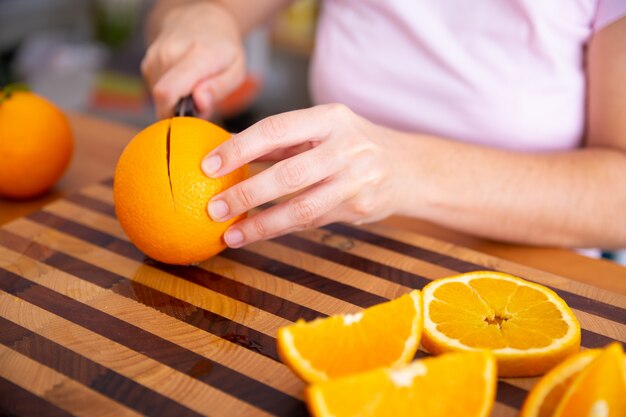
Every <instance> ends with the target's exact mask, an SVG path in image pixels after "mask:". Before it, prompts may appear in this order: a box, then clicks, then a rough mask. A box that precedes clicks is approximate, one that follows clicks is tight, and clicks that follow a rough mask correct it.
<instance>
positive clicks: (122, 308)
mask: <svg viewBox="0 0 626 417" xmlns="http://www.w3.org/2000/svg"><path fill="white" fill-rule="evenodd" d="M5 233H6V232H5ZM31 245H39V244H37V243H34V242H33V243H31ZM46 250H47V251H50V249H47V248H46ZM85 273H87V274H88V273H89V267H88V266H87V267H86V271H85ZM57 280H58V277H57ZM64 286H65V285H64ZM106 304H109V305H119V304H120V303H119V301H116V300H111V301H107V302H106ZM119 309H120V310H124V309H128V310H131V309H132V308H126V307H125V306H120V308H119ZM162 324H163V326H164V327H166V326H167V323H165V322H163V323H162ZM271 343H272V344H275V343H276V342H275V339H273V338H272V339H271ZM425 356H429V355H428V354H427V353H425V352H423V351H419V352H418V354H417V355H416V357H418V358H421V357H425ZM508 385H513V387H508ZM503 386H504V387H505V388H506V389H507V390H509V391H511V390H512V392H517V391H515V390H519V389H524V387H516V386H515V382H511V383H509V382H505V383H504V385H503ZM502 401H505V402H506V398H504V399H503V400H502ZM506 404H508V405H507V406H508V407H514V406H515V403H514V402H510V403H506Z"/></svg>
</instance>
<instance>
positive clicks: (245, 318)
mask: <svg viewBox="0 0 626 417" xmlns="http://www.w3.org/2000/svg"><path fill="white" fill-rule="evenodd" d="M5 229H6V230H8V231H10V232H12V233H14V234H16V235H18V236H22V237H24V238H27V239H30V240H33V241H36V242H38V243H41V244H43V245H45V246H48V247H49V248H52V249H54V250H56V251H59V252H62V253H66V254H71V255H72V256H74V257H76V258H78V259H80V260H82V261H85V262H87V263H90V264H92V265H95V266H97V267H99V268H102V269H106V270H108V271H111V272H113V273H115V274H118V275H121V276H123V277H125V278H128V279H131V280H133V281H136V282H140V283H142V284H144V285H146V286H147V287H150V288H154V289H156V290H158V291H161V292H164V293H166V294H170V295H171V296H173V297H175V298H178V299H181V300H183V301H185V302H187V303H189V304H192V305H194V306H196V307H200V308H202V309H205V310H207V311H211V312H214V313H216V314H219V315H221V316H224V317H226V318H228V319H229V320H232V321H234V322H236V323H241V324H243V325H245V326H248V327H251V328H253V329H255V330H258V331H260V332H262V333H265V334H267V335H269V336H272V337H273V336H275V335H276V331H277V330H278V328H279V327H282V326H286V325H288V324H291V322H290V321H289V320H286V319H283V318H282V317H278V316H276V315H273V314H271V313H268V312H266V311H264V310H261V309H259V308H257V307H254V306H250V305H248V304H246V303H244V302H241V301H238V300H235V299H233V298H230V297H227V296H225V295H223V294H220V293H218V292H216V291H212V290H209V289H206V288H204V287H201V286H199V285H197V284H194V283H191V282H189V281H185V280H182V279H180V278H178V277H176V276H174V275H172V274H169V273H166V272H163V271H160V270H158V269H155V268H153V267H151V266H149V265H145V264H142V263H140V262H137V261H134V260H132V259H129V258H126V257H124V256H121V255H117V254H115V253H112V252H110V251H107V250H105V249H102V248H100V247H98V246H95V245H92V244H90V243H88V242H85V241H83V240H80V239H77V238H74V237H72V236H69V235H66V234H63V233H61V232H58V231H56V230H54V229H51V228H48V227H45V226H42V225H39V224H37V223H35V222H32V221H30V220H27V219H20V220H17V221H16V222H14V223H11V224H10V225H7V226H6V227H5Z"/></svg>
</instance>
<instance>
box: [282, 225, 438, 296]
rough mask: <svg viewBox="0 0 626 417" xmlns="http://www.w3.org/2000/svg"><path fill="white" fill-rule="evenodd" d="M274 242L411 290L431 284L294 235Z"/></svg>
mask: <svg viewBox="0 0 626 417" xmlns="http://www.w3.org/2000/svg"><path fill="white" fill-rule="evenodd" d="M272 241H273V242H276V243H278V244H281V245H283V246H286V247H290V248H294V249H297V250H300V251H302V252H308V253H310V254H313V255H315V256H318V257H320V258H324V259H328V260H330V261H333V262H336V263H338V264H341V265H344V266H347V267H349V268H352V269H355V270H357V271H361V272H365V273H367V274H372V275H376V276H378V277H380V278H383V279H386V280H388V281H391V282H395V283H396V284H400V285H404V286H407V287H410V288H417V289H421V288H422V287H424V285H426V284H428V283H429V282H430V280H429V279H426V278H424V277H422V276H419V275H417V274H413V273H411V272H407V271H402V270H401V269H397V268H393V267H390V266H388V265H383V264H381V263H378V262H374V261H372V260H370V259H367V258H364V257H361V256H357V255H353V254H351V253H349V252H344V251H342V250H339V249H336V248H334V247H331V246H327V245H324V244H321V243H317V242H313V241H310V240H307V239H303V238H301V237H299V236H296V235H293V234H292V235H285V236H280V237H277V238H274V239H272Z"/></svg>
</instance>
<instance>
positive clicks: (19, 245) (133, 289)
mask: <svg viewBox="0 0 626 417" xmlns="http://www.w3.org/2000/svg"><path fill="white" fill-rule="evenodd" d="M0 244H2V245H3V246H5V247H7V248H9V249H12V250H14V251H16V252H18V253H21V254H23V255H25V256H28V257H30V258H32V259H34V260H37V261H39V262H42V263H44V264H46V265H49V266H51V267H53V268H56V269H59V270H62V271H65V272H67V273H68V274H70V275H74V276H76V277H78V278H81V279H83V280H85V281H88V282H91V283H92V284H95V285H97V286H99V287H102V288H104V289H108V290H111V291H113V292H115V293H117V294H119V295H122V296H124V297H126V298H130V299H131V300H134V301H137V302H139V303H142V304H144V305H146V306H148V307H150V308H153V309H155V310H159V311H161V312H162V313H165V314H167V315H168V316H170V317H173V318H175V319H177V320H180V321H183V322H185V323H187V324H190V325H192V326H194V327H196V328H198V329H200V330H203V331H207V332H209V333H212V334H214V335H215V336H218V337H221V338H223V339H226V340H228V341H230V342H232V343H235V344H238V345H239V346H242V347H244V348H246V349H249V350H252V351H254V352H257V353H260V354H262V355H264V356H267V357H268V358H270V359H273V360H275V361H279V358H278V352H277V350H276V339H274V338H273V337H270V336H268V335H266V334H264V333H261V332H259V331H257V330H254V329H252V328H250V327H247V326H244V325H242V324H239V323H236V322H234V321H232V320H229V319H228V318H226V317H224V316H221V315H218V314H216V313H213V312H211V311H208V310H205V309H202V308H200V307H196V306H194V305H192V304H189V303H187V302H185V301H183V300H180V299H178V298H174V297H172V296H171V295H169V294H166V293H163V292H161V291H158V290H156V289H154V288H150V287H148V286H146V285H144V284H141V283H139V282H136V281H132V280H129V279H127V278H125V277H123V276H121V275H117V274H115V273H113V272H111V271H108V270H106V269H102V268H99V267H97V266H95V265H92V264H90V263H87V262H84V261H82V260H80V259H78V258H74V257H72V256H70V255H66V254H64V253H61V252H56V251H54V250H52V249H50V248H48V247H46V246H43V245H41V244H39V243H37V242H32V241H29V240H27V239H25V238H23V237H21V236H18V235H15V234H13V233H11V232H8V231H5V230H2V229H0Z"/></svg>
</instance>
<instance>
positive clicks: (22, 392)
mask: <svg viewBox="0 0 626 417" xmlns="http://www.w3.org/2000/svg"><path fill="white" fill-rule="evenodd" d="M0 415H3V416H7V417H9V416H29V417H30V416H46V417H72V414H71V413H69V412H67V411H65V410H63V409H62V408H59V407H58V406H56V405H55V404H52V403H51V402H48V401H46V400H45V399H44V398H42V397H40V396H38V395H35V394H33V393H32V392H30V391H28V390H27V389H24V388H22V387H20V386H19V385H16V384H14V383H12V382H11V381H9V380H8V379H5V378H3V377H2V376H0Z"/></svg>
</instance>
